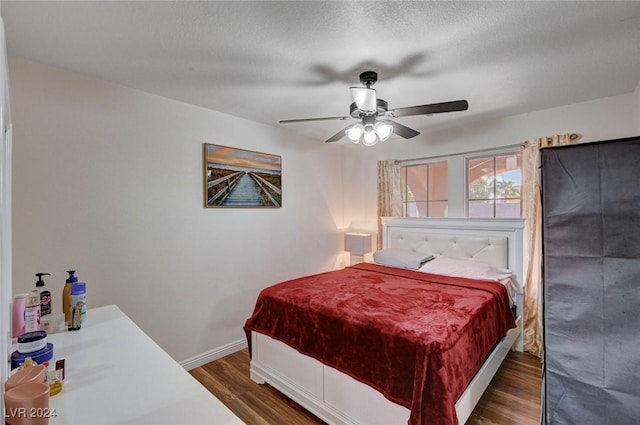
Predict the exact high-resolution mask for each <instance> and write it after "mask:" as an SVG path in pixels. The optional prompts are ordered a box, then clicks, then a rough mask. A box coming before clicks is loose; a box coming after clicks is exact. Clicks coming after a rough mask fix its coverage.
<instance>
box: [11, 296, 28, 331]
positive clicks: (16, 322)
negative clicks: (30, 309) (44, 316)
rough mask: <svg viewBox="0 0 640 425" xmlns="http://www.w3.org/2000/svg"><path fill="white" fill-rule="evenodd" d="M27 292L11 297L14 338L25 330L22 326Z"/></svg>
mask: <svg viewBox="0 0 640 425" xmlns="http://www.w3.org/2000/svg"><path fill="white" fill-rule="evenodd" d="M28 296H29V294H18V295H16V296H15V297H14V298H13V318H12V323H13V332H12V336H13V337H14V338H17V337H19V336H20V335H22V334H23V333H24V332H25V326H24V310H25V307H26V305H27V297H28Z"/></svg>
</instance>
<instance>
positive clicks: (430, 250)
mask: <svg viewBox="0 0 640 425" xmlns="http://www.w3.org/2000/svg"><path fill="white" fill-rule="evenodd" d="M522 228H523V221H522V220H521V219H414V218H384V219H383V241H384V244H383V248H384V250H389V251H393V250H402V251H406V252H414V253H419V254H421V255H424V256H425V257H428V256H433V257H435V258H442V259H444V258H451V259H456V261H458V260H464V261H465V262H468V264H469V266H470V267H469V269H471V268H472V267H471V266H472V265H477V264H488V265H491V266H492V267H494V268H495V269H499V270H502V269H509V270H511V272H512V274H511V279H510V282H511V283H513V284H514V285H515V291H512V292H510V291H507V290H506V286H504V285H503V284H502V282H500V283H496V282H485V281H483V280H482V279H480V280H478V279H475V278H472V279H459V278H451V277H448V276H440V275H434V274H431V273H423V272H422V271H416V270H408V269H405V268H396V267H390V266H388V265H378V264H367V263H363V264H357V265H354V266H350V267H346V268H345V269H343V270H338V271H333V272H328V273H321V274H318V275H314V276H309V277H305V278H301V279H294V280H293V281H289V282H283V283H281V284H278V285H274V287H270V288H265V290H263V292H262V293H261V295H260V298H259V302H258V303H257V304H256V310H255V311H254V314H253V315H252V317H251V318H250V319H249V320H248V321H247V323H246V324H245V330H246V331H247V336H248V339H249V346H250V352H251V378H252V379H253V380H254V381H255V382H257V383H265V382H267V383H269V384H270V385H272V386H273V387H275V388H276V389H278V390H279V391H281V392H282V393H284V394H285V395H287V396H289V397H290V398H292V399H293V400H295V401H296V402H297V403H299V404H300V405H302V406H303V407H305V408H306V409H307V410H309V411H310V412H312V413H313V414H315V415H316V416H318V417H319V418H321V419H322V420H324V421H326V422H327V423H329V424H336V425H374V424H381V425H382V424H384V425H391V424H407V423H409V424H411V425H414V424H415V425H418V424H420V425H425V424H456V423H465V422H466V420H467V419H468V417H469V415H470V414H471V412H472V411H473V408H474V406H475V405H476V403H477V402H478V400H479V399H480V397H481V395H482V393H483V392H484V390H485V389H486V387H487V386H488V384H489V382H490V381H491V378H492V377H493V375H494V374H495V372H496V370H497V369H498V368H499V366H500V364H501V363H502V360H503V359H504V357H505V356H506V354H507V352H508V351H509V349H511V348H512V347H515V348H516V349H520V350H521V347H522V345H521V344H522V341H521V319H520V317H519V314H520V312H521V311H522V297H521V293H522V288H521V286H520V282H521V279H522ZM427 264H428V263H427ZM309 282H315V284H311V283H309ZM371 282H374V283H373V286H372V287H367V286H365V285H370V284H371ZM301 283H302V284H301ZM463 284H464V285H463ZM294 285H297V286H294ZM468 285H470V286H471V287H470V288H467V286H468ZM320 286H322V287H323V288H324V289H323V291H324V292H318V291H319V289H317V288H319V287H320ZM462 286H465V289H464V290H463V289H461V287H462ZM434 288H435V289H434ZM327 289H328V290H329V291H330V292H331V293H332V295H331V297H329V296H328V295H327V294H326V292H327V291H326V290H327ZM432 290H434V291H435V292H433V293H432V292H428V291H432ZM274 291H280V292H279V294H280V295H279V296H274V297H271V298H270V296H269V294H270V293H271V292H273V294H276V292H274ZM342 291H344V292H342ZM462 291H471V292H464V294H467V293H468V294H471V295H464V296H463V295H461V294H462ZM357 292H359V293H360V294H358V297H363V300H364V299H365V298H367V297H368V299H367V300H366V301H362V304H358V303H357V302H356V304H350V303H352V302H353V301H352V300H353V299H356V298H353V297H355V296H356V293H357ZM386 292H389V293H392V294H391V295H392V296H394V297H396V296H398V294H404V295H403V296H405V295H406V297H405V298H400V300H401V303H402V304H403V305H405V306H407V308H409V309H410V310H411V311H412V312H413V311H416V312H419V313H420V314H419V316H418V320H424V321H425V323H417V324H416V323H413V322H412V324H409V325H406V326H405V322H404V321H403V320H402V319H401V316H393V314H402V315H406V312H404V311H402V312H399V311H396V310H395V307H393V306H392V305H390V304H388V303H387V299H386V298H385V297H386V296H387V295H386V294H385V293H386ZM489 293H492V294H493V295H488V294H489ZM263 294H264V295H263ZM417 294H420V295H419V296H418V295H417ZM278 297H280V298H281V300H279V299H278ZM296 297H297V298H299V299H300V300H298V301H296V302H300V303H301V304H304V303H305V302H306V303H307V304H309V305H310V306H311V308H310V309H307V310H303V309H302V307H301V308H300V309H298V307H296V305H295V304H290V303H289V302H290V300H291V299H293V298H296ZM340 297H343V298H344V299H340ZM456 297H458V298H456ZM494 297H495V299H494ZM427 298H428V299H430V300H434V299H437V300H440V301H439V302H438V304H440V305H445V307H446V309H447V310H450V311H452V312H453V313H452V314H453V318H449V317H448V318H447V319H446V320H447V321H446V322H442V323H440V322H439V321H438V320H440V319H439V317H440V316H439V314H440V313H438V310H436V309H435V307H434V306H433V305H431V304H429V305H426V304H425V302H426V301H424V302H423V300H426V299H427ZM358 299H359V298H358ZM449 299H453V300H455V301H451V303H453V304H455V305H456V309H457V310H454V309H451V308H449V307H448V306H446V304H447V302H444V301H442V300H449ZM476 299H477V301H478V303H477V304H473V303H475V302H476V301H474V300H476ZM507 299H508V301H505V300H507ZM305 300H306V301H305ZM377 301H380V304H379V305H376V304H375V303H376V302H377ZM279 302H284V304H281V305H280V304H278V303H279ZM359 302H360V301H359ZM430 302H431V301H430ZM467 303H468V305H467ZM512 303H513V304H514V306H515V307H514V309H513V311H516V312H517V314H516V315H517V316H518V317H515V316H514V315H513V313H512V310H510V309H509V307H511V304H512ZM334 304H335V305H336V306H340V307H339V308H342V306H343V305H350V307H348V309H349V310H348V311H350V313H348V314H347V315H348V316H349V321H348V322H349V323H348V324H344V323H343V322H342V321H337V319H336V318H335V317H333V316H332V314H333V313H331V312H330V310H327V309H329V308H330V307H331V306H332V305H334ZM423 304H424V305H423ZM372 305H373V306H374V307H373V308H372ZM489 305H491V306H495V313H493V312H492V313H490V314H489V313H486V312H487V311H493V310H487V308H488V307H487V306H489ZM504 305H506V310H507V312H505V308H504ZM460 306H463V308H460ZM331 308H332V307H331ZM403 308H404V307H403ZM491 308H492V309H493V308H494V307H491ZM298 310H300V311H298ZM358 310H361V312H363V313H362V314H361V315H362V317H360V316H359V315H360V313H357V311H358ZM467 310H468V311H469V314H467ZM305 311H306V313H305ZM353 311H356V312H353ZM463 311H464V314H463ZM378 312H380V314H377V313H378ZM389 312H390V313H389ZM394 312H395V313H394ZM477 312H482V314H477ZM267 313H269V314H270V315H267ZM272 313H275V314H272ZM383 313H384V314H383ZM387 313H389V314H390V316H389V317H391V318H393V317H396V318H400V319H399V320H398V321H397V322H396V321H394V320H395V319H394V320H391V322H390V321H389V318H387V317H386V314H387ZM305 314H306V316H305ZM341 314H342V313H341ZM447 314H449V313H447ZM378 315H380V316H383V317H381V318H380V319H379V320H380V321H379V322H377V320H378V318H377V317H376V316H378ZM462 316H464V317H465V319H464V320H469V322H464V321H460V322H458V321H457V320H458V319H460V320H463V319H462ZM478 316H483V318H482V319H480V318H478ZM494 316H495V317H494ZM507 316H509V317H507ZM509 318H510V319H509ZM340 320H342V319H340ZM443 320H444V319H443ZM482 320H485V321H486V320H489V322H482ZM509 320H511V322H512V323H511V324H509V323H510V322H509ZM426 322H428V323H429V324H426ZM354 323H355V324H354ZM389 323H391V324H389ZM307 325H311V326H312V328H311V329H309V330H306V331H301V329H304V328H303V326H307ZM441 325H442V326H441ZM356 326H357V327H356ZM389 326H391V328H393V332H391V331H389V329H387V328H389ZM378 327H379V329H378ZM479 327H482V328H483V329H484V328H486V329H490V331H486V334H487V336H484V332H485V330H483V333H482V335H481V332H479V329H480V328H479ZM457 328H460V330H459V333H452V332H449V330H450V329H457ZM442 329H446V330H447V331H446V332H444V331H441V330H442ZM456 332H458V331H456ZM445 334H446V337H445V336H444V335H445ZM334 335H335V337H336V338H342V340H340V341H341V342H340V341H338V340H336V341H332V340H330V338H334ZM431 338H433V340H432V339H431ZM492 338H493V339H492ZM323 340H324V342H323V343H322V344H321V342H322V341H323ZM345 341H346V342H345ZM407 341H410V342H411V343H412V344H413V343H414V342H415V344H416V345H415V346H414V345H407V344H408V343H406V342H407ZM354 344H355V345H357V346H356V347H355V348H354ZM344 347H347V348H344ZM356 348H357V350H358V352H356V351H354V350H355V349H356ZM472 348H474V349H472ZM475 348H477V350H475ZM461 353H462V354H461ZM464 353H466V354H464ZM358 356H360V358H361V361H358ZM434 371H435V372H434ZM392 378H395V379H392Z"/></svg>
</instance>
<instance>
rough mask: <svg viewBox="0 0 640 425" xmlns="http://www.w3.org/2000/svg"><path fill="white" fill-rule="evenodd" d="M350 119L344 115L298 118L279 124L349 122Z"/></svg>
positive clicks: (281, 121) (282, 121)
mask: <svg viewBox="0 0 640 425" xmlns="http://www.w3.org/2000/svg"><path fill="white" fill-rule="evenodd" d="M351 118H352V117H351V116H349V115H345V116H343V117H324V118H299V119H294V120H280V124H288V123H293V122H309V121H331V120H342V121H345V120H350V119H351Z"/></svg>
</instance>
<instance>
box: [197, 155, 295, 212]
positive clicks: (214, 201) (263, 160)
mask: <svg viewBox="0 0 640 425" xmlns="http://www.w3.org/2000/svg"><path fill="white" fill-rule="evenodd" d="M203 157H204V161H203V162H204V164H203V165H204V167H203V168H204V206H205V208H209V207H236V208H241V207H271V208H274V207H275V208H278V207H280V206H281V205H282V182H281V173H282V158H281V157H280V156H279V155H272V154H268V153H262V152H255V151H250V150H245V149H238V148H233V147H229V146H221V145H216V144H212V143H204V144H203Z"/></svg>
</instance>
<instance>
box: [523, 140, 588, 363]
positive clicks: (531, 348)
mask: <svg viewBox="0 0 640 425" xmlns="http://www.w3.org/2000/svg"><path fill="white" fill-rule="evenodd" d="M580 137H581V136H579V135H577V134H556V135H555V136H551V137H540V138H538V139H531V140H527V141H526V142H525V143H524V145H523V147H522V188H521V191H522V212H523V217H524V218H525V225H524V264H525V270H526V272H525V280H524V312H523V314H524V326H523V328H524V335H523V338H524V350H525V351H528V352H530V353H531V354H533V355H535V356H538V357H542V354H543V351H544V346H543V339H542V333H543V329H542V208H541V201H540V199H541V198H540V149H541V148H544V147H552V146H561V145H569V144H572V143H578V141H579V140H580Z"/></svg>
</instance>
